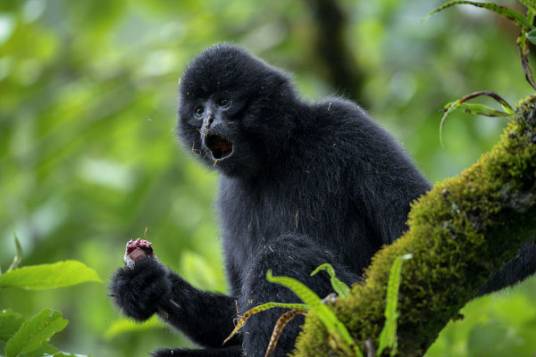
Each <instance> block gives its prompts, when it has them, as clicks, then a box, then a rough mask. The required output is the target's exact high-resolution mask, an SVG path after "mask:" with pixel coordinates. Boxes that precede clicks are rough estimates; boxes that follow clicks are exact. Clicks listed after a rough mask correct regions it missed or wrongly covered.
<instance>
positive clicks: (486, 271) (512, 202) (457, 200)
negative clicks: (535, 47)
mask: <svg viewBox="0 0 536 357" xmlns="http://www.w3.org/2000/svg"><path fill="white" fill-rule="evenodd" d="M408 226H409V229H408V232H407V233H406V234H404V236H403V237H401V238H400V239H399V240H397V241H396V242H394V243H393V244H391V245H389V246H387V247H384V248H383V249H382V250H380V251H379V252H378V253H377V254H376V255H375V256H374V258H373V260H372V263H371V265H370V267H369V268H368V269H367V271H366V273H365V281H364V282H363V283H358V284H355V285H354V286H353V287H352V292H351V295H350V296H349V297H348V298H341V299H339V300H338V301H337V302H336V303H335V305H334V306H333V307H334V309H335V312H336V314H337V317H338V318H339V319H340V320H341V321H342V322H343V323H344V324H345V325H346V326H347V328H348V331H349V332H350V334H351V335H352V337H353V338H355V339H356V341H357V342H358V344H359V346H361V348H362V349H363V350H364V351H365V350H366V348H365V342H366V341H367V340H369V341H372V342H373V343H374V345H375V346H378V338H379V334H380V331H381V329H382V327H383V325H384V322H385V321H384V319H385V318H384V310H385V295H386V288H387V282H388V279H389V270H390V267H391V266H392V264H393V262H394V260H395V259H396V258H397V257H399V256H401V255H404V254H412V255H413V259H411V260H410V261H408V262H407V263H406V264H405V265H404V271H403V273H402V281H401V285H400V291H399V299H400V300H399V318H398V328H397V330H398V354H399V355H403V356H419V355H423V354H424V352H425V351H426V350H427V349H428V347H429V346H430V345H431V344H432V343H433V342H434V341H435V339H436V338H437V336H438V334H439V332H440V331H441V330H442V329H443V328H444V327H445V326H446V325H447V323H448V322H449V320H450V319H452V318H454V317H456V316H458V312H459V310H460V309H461V308H462V307H463V306H464V305H465V304H466V303H467V302H468V301H470V300H471V299H473V298H474V297H476V296H477V294H478V291H479V290H480V289H481V287H482V286H483V285H484V284H485V282H486V281H487V280H488V279H489V278H490V277H491V276H492V275H493V273H495V272H496V271H498V270H499V269H500V268H501V266H503V265H504V264H505V263H506V262H507V261H508V260H510V259H512V258H513V257H514V256H515V255H516V253H517V252H518V251H519V249H520V247H521V246H522V244H523V243H524V242H527V241H533V240H534V239H535V237H536V96H532V97H528V98H526V99H525V100H523V101H522V102H520V103H519V105H518V106H517V108H516V113H515V116H514V118H513V119H512V120H511V121H510V123H509V124H508V126H507V127H506V128H505V130H504V132H503V134H502V136H501V138H500V140H499V142H498V143H497V144H496V145H495V146H494V147H493V148H492V150H491V151H490V152H488V153H486V154H484V155H482V157H481V158H480V160H479V161H478V162H477V163H475V164H474V165H473V166H471V167H470V168H469V169H467V170H465V171H464V172H462V173H461V174H460V175H459V176H457V177H454V178H451V179H447V180H445V181H443V182H440V183H438V184H436V185H435V186H434V188H433V189H432V190H431V191H430V192H429V193H427V194H426V195H424V196H423V197H421V198H420V199H419V200H418V201H417V202H415V203H414V204H413V205H412V209H411V212H410V215H409V219H408ZM369 343H370V342H369ZM340 353H341V352H340V351H335V350H331V348H330V344H329V343H328V335H327V333H326V331H325V329H324V327H323V325H322V324H321V322H320V321H319V320H318V318H316V317H315V316H314V315H312V314H311V315H309V316H308V317H307V319H306V322H305V324H304V326H303V331H302V333H301V334H300V336H299V338H298V340H297V343H296V349H295V351H294V353H293V355H294V356H296V357H302V356H336V355H339V354H340Z"/></svg>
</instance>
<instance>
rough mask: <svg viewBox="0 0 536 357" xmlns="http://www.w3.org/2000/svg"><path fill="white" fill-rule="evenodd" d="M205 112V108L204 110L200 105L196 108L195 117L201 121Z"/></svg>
mask: <svg viewBox="0 0 536 357" xmlns="http://www.w3.org/2000/svg"><path fill="white" fill-rule="evenodd" d="M204 112H205V108H203V106H202V105H198V106H197V107H195V109H194V116H195V117H196V118H197V119H201V118H203V113H204Z"/></svg>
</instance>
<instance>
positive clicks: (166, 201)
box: [0, 0, 536, 356]
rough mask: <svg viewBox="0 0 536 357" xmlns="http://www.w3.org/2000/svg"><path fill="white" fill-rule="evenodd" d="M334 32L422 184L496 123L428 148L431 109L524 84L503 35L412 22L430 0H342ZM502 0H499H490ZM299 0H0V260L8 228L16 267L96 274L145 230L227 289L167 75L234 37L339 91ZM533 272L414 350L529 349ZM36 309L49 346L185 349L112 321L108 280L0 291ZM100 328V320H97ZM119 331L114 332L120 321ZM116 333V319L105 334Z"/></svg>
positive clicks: (312, 89)
mask: <svg viewBox="0 0 536 357" xmlns="http://www.w3.org/2000/svg"><path fill="white" fill-rule="evenodd" d="M340 3H341V6H343V7H344V8H345V10H346V12H347V14H348V15H349V20H350V22H349V28H348V31H347V41H348V42H349V43H350V45H351V47H352V49H353V51H354V53H355V56H356V59H357V63H356V66H359V67H360V68H361V70H362V71H364V73H366V79H365V81H364V82H363V83H356V85H360V86H362V87H363V89H364V92H365V93H366V97H367V98H368V103H367V108H366V109H367V110H369V112H371V114H372V115H373V116H374V117H376V118H377V120H378V121H379V122H381V123H382V125H384V126H386V127H387V128H388V129H389V130H390V131H391V132H392V133H393V134H394V135H395V136H397V138H399V139H400V140H401V141H402V142H403V144H404V145H405V147H406V148H407V149H408V151H409V152H410V153H411V155H412V156H413V157H414V158H415V160H416V162H417V163H418V165H419V167H421V168H422V169H423V171H424V172H425V174H426V175H427V176H428V177H429V178H430V179H431V180H438V179H441V178H444V177H447V176H452V175H455V174H457V173H459V172H460V171H461V170H462V169H463V168H465V167H467V166H468V165H470V164H471V163H472V162H474V161H475V160H476V158H477V157H478V156H479V155H480V154H481V153H482V152H484V151H486V150H487V149H488V148H489V147H491V145H493V143H494V142H495V141H496V139H497V137H498V134H499V133H500V131H501V128H502V127H503V125H504V123H503V122H502V121H501V120H500V119H485V118H477V119H473V118H470V117H469V116H466V115H464V114H463V113H456V114H453V116H452V118H450V120H449V122H448V123H447V124H446V127H445V130H444V136H443V138H444V141H445V146H444V147H443V148H441V147H440V146H439V136H438V125H439V119H440V116H441V112H440V110H441V108H442V107H443V104H444V103H446V102H449V101H451V100H453V99H455V98H459V97H460V96H461V95H464V94H466V93H469V92H471V91H474V90H483V89H490V90H494V91H496V92H498V93H500V94H502V95H503V96H504V97H505V98H506V99H507V100H508V101H510V102H514V103H515V101H516V100H517V99H519V98H521V97H522V96H525V95H527V94H529V93H530V88H529V86H528V85H527V84H525V81H524V79H523V74H522V71H521V69H520V64H519V59H518V56H517V53H516V49H515V43H514V41H515V38H516V36H517V33H516V30H515V29H514V28H513V27H512V26H511V25H510V24H508V23H506V22H504V21H502V20H500V19H499V18H498V17H496V16H493V15H491V14H489V13H487V12H484V11H479V10H474V9H469V8H467V7H461V8H459V9H453V10H450V11H449V12H448V13H445V14H444V15H442V16H435V17H434V18H432V19H430V20H428V21H426V22H425V21H423V20H422V19H423V18H424V17H425V15H426V14H427V13H428V11H430V10H431V9H433V8H434V7H435V6H436V5H438V4H439V1H432V2H431V1H429V0H413V1H410V2H407V1H401V0H378V1H364V0H352V1H349V0H341V1H340ZM501 3H504V4H505V5H511V6H515V2H514V1H513V0H512V1H503V2H501ZM308 11H309V9H308V7H307V6H305V3H304V2H303V1H292V2H291V1H271V0H257V1H246V0H237V1H228V0H206V1H194V0H182V1H169V0H137V1H134V0H130V1H128V0H114V1H93V0H77V1H70V0H2V1H1V2H0V263H1V265H2V266H3V267H6V266H8V265H9V263H10V261H11V259H12V258H13V255H14V254H15V249H14V246H13V244H12V236H13V234H14V233H16V234H17V235H18V237H19V239H20V241H21V243H22V245H23V248H24V250H25V255H24V260H23V265H29V264H38V263H50V262H53V261H56V260H65V259H79V260H81V261H83V262H84V263H86V264H87V265H89V266H91V267H93V268H95V269H96V270H97V272H98V273H99V275H100V276H101V277H102V278H103V279H105V280H108V278H109V277H110V275H111V274H112V272H113V271H114V270H115V269H116V268H117V267H119V266H121V265H122V254H123V247H124V244H125V242H126V241H127V240H128V239H130V238H134V237H136V236H140V235H142V234H143V231H144V229H145V227H148V232H149V233H148V239H150V240H151V241H152V242H153V243H154V247H155V251H156V253H157V254H158V256H159V258H160V259H161V260H162V261H163V262H165V263H166V264H168V265H169V266H171V267H172V268H174V269H176V270H177V271H178V272H179V273H181V274H183V275H184V276H185V277H186V278H187V279H189V280H190V281H192V282H193V283H194V284H195V285H196V286H198V287H201V288H206V289H210V290H218V291H223V290H225V279H224V275H223V270H222V268H221V264H222V258H221V255H220V246H219V242H218V239H217V236H218V232H217V227H216V219H215V214H214V211H213V209H212V205H211V202H212V199H213V197H214V193H215V186H216V185H215V184H216V175H215V174H214V173H211V172H209V171H208V170H206V169H205V168H203V167H201V166H200V165H199V164H198V163H196V162H195V161H194V160H192V159H191V158H190V157H189V156H188V155H187V154H188V152H187V151H188V150H187V149H186V150H182V149H181V148H180V145H178V144H177V141H176V139H175V129H174V126H175V110H176V109H175V108H176V94H177V89H176V87H177V81H178V78H179V76H180V74H181V72H182V70H183V69H184V66H185V64H186V63H187V62H188V61H189V59H191V58H192V56H194V55H195V54H196V53H198V52H199V51H200V50H201V49H203V48H205V47H206V46H208V45H210V44H213V43H215V42H220V41H231V42H236V43H239V44H242V45H244V46H246V47H248V48H249V49H251V50H252V51H253V52H255V53H257V54H259V55H261V56H262V57H264V58H265V59H267V60H268V61H270V62H271V63H273V64H275V65H278V66H281V67H283V68H285V69H287V70H289V71H291V72H293V73H294V78H295V81H296V84H297V85H298V87H299V88H300V90H301V92H302V93H303V94H304V96H305V97H307V98H311V99H315V98H319V97H321V96H323V95H326V94H333V93H336V94H344V93H340V92H339V91H338V89H337V88H332V87H331V86H330V84H329V83H328V82H327V81H326V80H325V74H324V73H323V70H322V66H321V64H319V63H318V56H317V55H315V49H314V48H313V46H312V45H311V43H312V38H313V36H315V33H316V32H315V31H314V30H315V26H316V25H315V23H314V22H313V18H312V17H311V16H310V14H309V12H308ZM534 301H536V279H534V278H533V279H530V280H529V281H528V282H526V283H524V284H522V286H519V287H517V288H516V289H513V290H510V291H507V292H502V293H499V294H495V295H493V296H489V297H486V298H483V299H478V300H477V301H474V302H472V303H471V304H470V305H468V306H467V307H466V308H465V309H464V310H463V313H464V315H465V319H464V320H463V321H458V322H453V323H452V324H451V325H452V326H450V327H449V328H448V329H447V330H446V331H444V333H443V334H442V335H441V338H440V340H439V341H438V342H437V343H436V344H435V346H434V347H433V348H432V350H431V351H430V352H429V355H430V356H504V355H516V356H528V355H531V353H532V354H533V353H534V352H536V304H535V303H534ZM45 307H50V308H53V309H56V310H59V311H62V312H63V314H64V315H65V317H66V318H67V319H68V320H69V321H70V323H69V326H68V328H67V329H65V330H64V331H63V332H61V333H60V334H59V335H58V336H56V337H55V339H54V341H55V343H56V344H57V345H58V346H60V347H61V348H62V350H67V351H76V352H79V353H85V354H90V355H92V356H145V355H147V353H148V352H149V351H151V350H153V349H155V348H156V347H158V346H186V345H188V344H189V342H188V341H187V340H186V339H185V338H183V337H180V336H179V335H177V334H176V333H174V332H172V331H170V330H169V329H164V328H161V327H159V328H154V327H155V326H160V325H159V324H158V323H154V322H151V323H150V324H152V326H151V325H150V326H142V327H140V326H137V328H135V329H132V328H131V327H132V326H131V325H128V324H125V322H124V321H123V320H118V319H120V318H121V316H120V314H119V313H118V311H117V309H115V308H114V306H112V304H111V302H110V299H109V298H108V296H107V289H106V284H98V285H97V284H86V285H82V286H79V287H72V288H67V289H62V290H59V291H45V292H31V293H28V292H23V291H19V290H16V289H2V290H1V291H0V308H10V309H13V310H14V311H18V312H22V313H23V314H24V315H25V317H29V316H32V315H34V314H36V313H37V312H38V311H40V310H41V309H43V308H45ZM110 326H115V328H116V330H112V331H111V332H110ZM129 326H130V327H129ZM117 331H119V332H117Z"/></svg>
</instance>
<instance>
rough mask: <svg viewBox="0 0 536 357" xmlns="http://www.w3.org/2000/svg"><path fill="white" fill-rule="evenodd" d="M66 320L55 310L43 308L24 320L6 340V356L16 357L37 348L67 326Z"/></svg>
mask: <svg viewBox="0 0 536 357" xmlns="http://www.w3.org/2000/svg"><path fill="white" fill-rule="evenodd" d="M67 324H68V321H67V320H65V319H64V318H63V317H62V315H61V314H60V313H59V312H57V311H52V310H49V309H45V310H43V311H41V312H40V313H38V314H37V315H35V316H33V317H31V318H30V319H28V320H26V321H25V322H24V323H23V324H22V325H21V327H20V328H19V330H18V331H17V332H16V333H15V334H14V335H13V336H12V337H11V338H10V339H9V340H8V341H7V343H6V348H5V353H6V357H16V356H18V355H19V354H23V353H29V352H32V351H34V350H36V349H38V348H39V347H40V346H41V345H42V344H43V343H44V342H46V341H48V340H49V339H50V338H51V337H52V336H54V335H55V334H56V333H58V332H60V331H61V330H63V329H64V328H65V326H67Z"/></svg>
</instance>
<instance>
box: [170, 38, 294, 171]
mask: <svg viewBox="0 0 536 357" xmlns="http://www.w3.org/2000/svg"><path fill="white" fill-rule="evenodd" d="M287 81H288V80H287V78H286V77H285V76H284V75H283V74H282V73H280V72H279V71H277V70H275V69H273V68H272V67H269V66H268V65H267V64H265V63H264V62H262V61H260V60H258V59H256V58H254V57H252V56H251V55H249V54H248V53H247V52H245V51H243V50H241V49H239V48H237V47H234V46H228V45H218V46H214V47H211V48H209V49H207V50H205V51H204V52H202V53H201V54H200V55H199V56H198V57H197V58H195V59H194V60H193V61H192V63H191V64H190V65H189V66H188V68H187V69H186V71H185V73H184V75H183V76H182V78H181V82H180V90H179V125H178V129H179V134H180V136H181V138H182V141H183V144H184V145H185V146H186V147H187V148H188V149H191V151H192V152H193V154H194V155H195V156H198V157H199V158H201V159H202V161H204V162H205V163H207V164H209V165H210V166H213V167H215V168H216V169H217V170H220V171H221V172H223V173H224V174H226V175H228V176H251V175H254V174H255V173H256V172H258V170H259V168H260V167H261V166H262V165H263V164H264V163H265V160H264V158H265V157H266V155H267V153H268V152H269V151H270V149H269V144H270V145H277V143H273V142H271V143H269V142H268V141H269V140H267V139H268V138H270V136H272V135H273V133H274V132H277V129H276V130H272V128H273V126H274V125H277V123H276V122H275V121H274V120H273V119H272V118H271V117H270V114H269V112H270V106H271V105H273V97H274V94H277V93H278V92H279V91H278V88H279V87H280V85H281V84H283V83H287ZM268 103H270V104H268Z"/></svg>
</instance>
